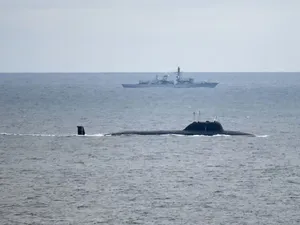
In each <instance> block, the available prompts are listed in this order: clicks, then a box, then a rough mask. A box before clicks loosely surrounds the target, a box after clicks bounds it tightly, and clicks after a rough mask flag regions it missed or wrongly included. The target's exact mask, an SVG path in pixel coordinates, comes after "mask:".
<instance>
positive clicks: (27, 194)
mask: <svg viewBox="0 0 300 225" xmlns="http://www.w3.org/2000/svg"><path fill="white" fill-rule="evenodd" d="M154 76H155V73H17V74H14V73H10V74H9V73H2V74H0V224H3V225H6V224H7V225H14V224H57V225H65V224H66V225H67V224H113V225H115V224H155V225H158V224H166V225H177V224H199V225H202V224H203V225H207V224H213V225H225V224H237V225H250V224H251V225H254V224H255V225H257V224H268V225H269V224H276V225H277V224H286V225H287V224H288V225H293V224H300V138H299V135H300V73H284V72H277V73H271V72H268V73H267V72H262V73H238V72H235V73H204V72H201V73H184V76H189V77H193V78H195V81H202V80H211V81H217V82H219V84H218V86H217V87H216V88H140V89H139V88H136V89H126V88H123V87H122V85H121V84H122V83H137V82H138V80H147V79H153V77H154ZM194 112H195V114H196V115H195V117H194V115H193V113H194ZM199 112H200V113H199ZM214 119H216V120H218V121H219V122H221V123H222V125H223V127H224V129H228V130H237V131H243V132H248V133H252V134H255V137H245V136H226V135H225V136H222V135H216V136H212V137H207V136H201V135H200V136H197V135H196V136H180V135H161V136H138V135H136V136H106V135H105V134H107V133H110V132H117V131H123V130H159V129H183V128H185V127H186V126H187V125H188V124H189V123H191V122H193V121H194V120H201V121H202V120H204V121H205V120H214ZM78 125H82V126H84V127H85V131H86V134H87V135H85V136H77V126H78Z"/></svg>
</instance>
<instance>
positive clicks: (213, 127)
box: [184, 121, 223, 131]
mask: <svg viewBox="0 0 300 225" xmlns="http://www.w3.org/2000/svg"><path fill="white" fill-rule="evenodd" d="M184 130H185V131H223V127H222V125H221V123H219V122H218V121H213V122H211V121H205V122H199V121H198V122H193V123H191V124H189V125H188V126H187V127H186V128H184Z"/></svg>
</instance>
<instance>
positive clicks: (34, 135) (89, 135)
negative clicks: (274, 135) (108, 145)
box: [0, 133, 269, 138]
mask: <svg viewBox="0 0 300 225" xmlns="http://www.w3.org/2000/svg"><path fill="white" fill-rule="evenodd" d="M0 135H2V136H31V137H110V136H112V135H110V134H102V133H97V134H86V135H77V134H18V133H0ZM121 136H123V135H121ZM126 136H127V135H126ZM131 136H134V135H131ZM159 136H173V137H231V135H225V134H216V135H212V136H207V135H183V134H162V135H159ZM255 137H260V138H266V137H269V135H255Z"/></svg>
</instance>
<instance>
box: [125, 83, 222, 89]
mask: <svg viewBox="0 0 300 225" xmlns="http://www.w3.org/2000/svg"><path fill="white" fill-rule="evenodd" d="M217 85H218V83H216V82H203V83H193V84H122V86H123V87H124V88H215V87H216V86H217Z"/></svg>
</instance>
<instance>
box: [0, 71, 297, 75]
mask: <svg viewBox="0 0 300 225" xmlns="http://www.w3.org/2000/svg"><path fill="white" fill-rule="evenodd" d="M176 72H177V71H173V72H163V71H160V72H159V71H154V72H149V71H139V72H127V71H125V72H121V71H115V72H112V71H110V72H108V71H102V72H100V71H99V72H87V71H79V72H76V71H68V72H60V71H56V72H45V71H44V72H42V71H40V72H30V71H25V72H5V71H4V72H1V71H0V74H24V73H27V74H28V73H31V74H58V73H60V74H66V73H74V74H75V73H90V74H92V73H93V74H99V73H135V74H137V73H176ZM181 72H183V73H299V72H300V71H222V72H221V71H181Z"/></svg>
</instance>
